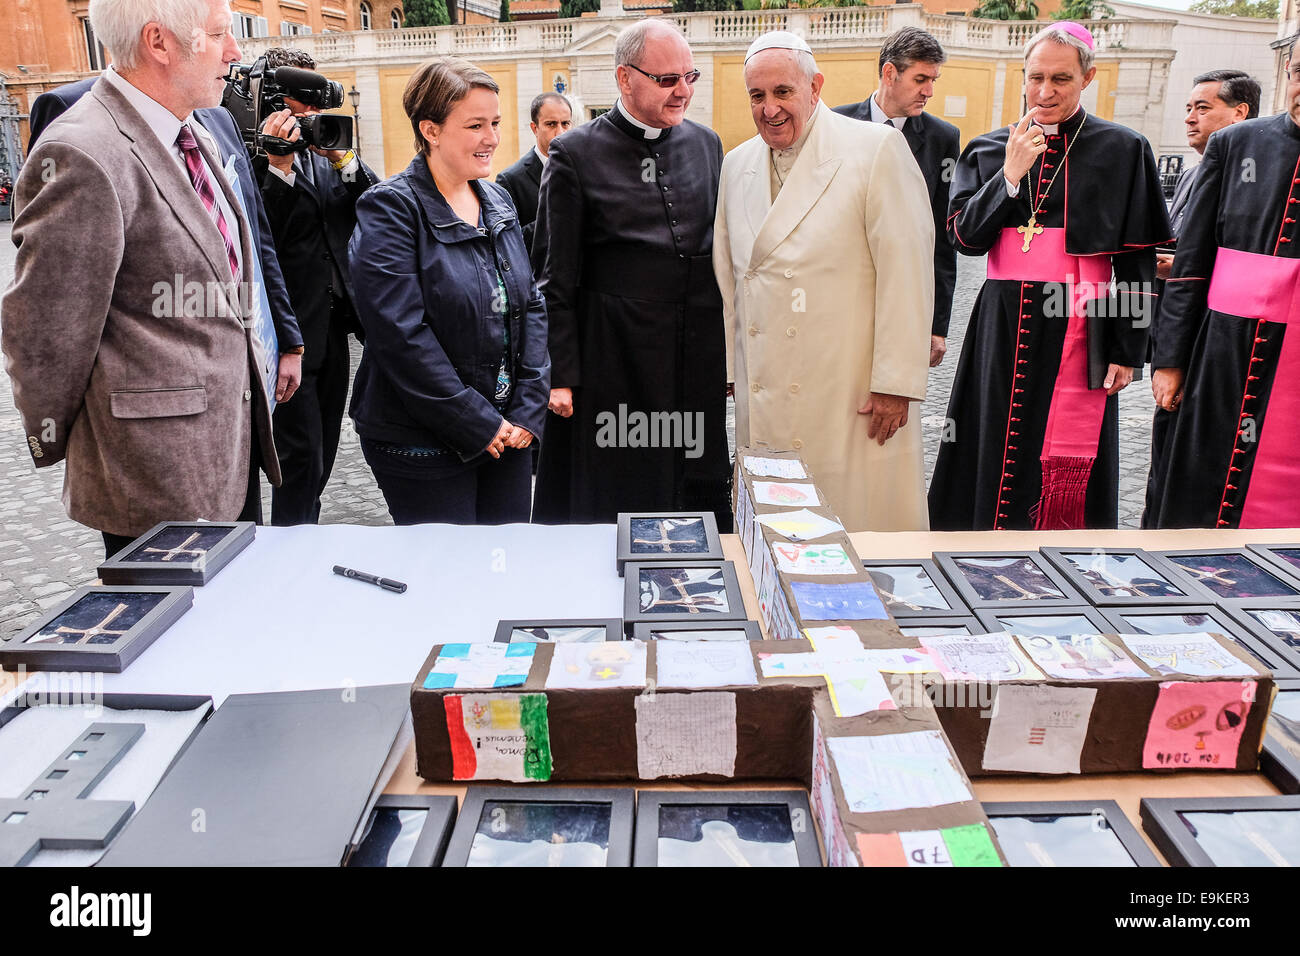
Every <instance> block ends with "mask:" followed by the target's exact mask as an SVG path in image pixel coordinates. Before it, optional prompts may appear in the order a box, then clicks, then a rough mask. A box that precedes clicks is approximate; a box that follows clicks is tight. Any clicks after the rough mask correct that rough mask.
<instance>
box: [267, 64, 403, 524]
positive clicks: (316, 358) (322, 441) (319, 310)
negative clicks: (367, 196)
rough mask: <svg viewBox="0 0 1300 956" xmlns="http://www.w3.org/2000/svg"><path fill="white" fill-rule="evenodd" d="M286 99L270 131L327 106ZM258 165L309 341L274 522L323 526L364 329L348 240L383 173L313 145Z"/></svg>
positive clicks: (282, 438) (287, 416) (280, 420)
mask: <svg viewBox="0 0 1300 956" xmlns="http://www.w3.org/2000/svg"><path fill="white" fill-rule="evenodd" d="M282 66H287V67H294V68H297V69H300V70H315V69H316V61H315V60H313V59H312V58H311V56H309V55H308V54H307V53H305V52H304V51H302V50H295V49H286V48H284V47H273V48H272V49H269V50H267V51H266V68H267V69H268V70H274V69H277V68H279V67H282ZM284 103H285V107H286V109H284V110H281V111H280V112H278V113H274V114H272V115H271V116H270V117H268V118H267V120H266V122H265V123H264V124H263V127H262V131H263V132H264V133H266V134H268V135H271V136H279V137H281V138H283V139H286V140H289V141H291V142H296V141H297V140H299V139H300V138H301V131H300V130H299V129H298V128H297V119H296V117H300V116H306V115H309V114H313V113H319V112H320V110H319V109H318V108H317V107H315V106H310V105H308V104H306V103H303V102H301V101H300V100H296V99H294V98H293V97H290V96H286V97H285V98H284ZM253 168H254V170H255V171H256V174H257V181H258V183H259V184H260V186H261V190H262V201H263V202H264V203H265V205H266V215H267V219H268V220H269V221H270V223H271V232H272V234H273V235H274V237H275V248H276V253H277V254H278V256H279V259H280V267H281V269H282V270H283V272H284V281H285V286H286V287H287V288H288V290H289V301H290V302H291V303H292V304H293V310H294V314H295V315H297V316H298V325H299V328H300V329H301V330H302V336H303V343H304V345H305V347H306V352H305V354H304V356H303V374H302V385H301V387H300V388H299V390H298V397H297V400H296V401H294V402H292V403H291V404H287V405H282V406H280V407H278V408H277V409H276V410H275V446H276V449H277V450H278V451H279V453H280V471H281V473H282V475H283V477H284V480H283V482H282V484H281V485H280V487H279V488H276V489H274V490H273V491H272V492H271V524H273V525H298V524H315V523H316V522H317V521H318V520H319V518H320V496H321V492H323V491H324V490H325V485H326V484H327V483H328V482H329V477H330V472H331V471H332V470H333V468H334V459H335V456H336V455H337V453H338V447H339V429H340V427H341V425H342V422H343V410H344V408H345V406H346V405H347V396H348V370H349V354H348V333H350V332H359V331H360V326H359V325H358V322H357V315H356V309H355V308H354V306H353V294H352V279H351V273H350V271H349V269H348V239H349V238H351V236H352V230H353V229H354V228H355V227H356V224H357V214H356V205H357V199H359V198H360V196H361V194H362V193H364V192H365V191H366V190H367V189H369V188H370V187H371V186H373V185H374V184H375V183H377V182H379V177H378V176H376V175H375V174H374V173H373V172H372V171H371V170H370V168H369V167H368V166H366V165H365V163H363V162H361V160H360V159H359V158H357V155H356V153H355V152H353V151H352V150H350V149H349V150H341V149H336V150H321V149H318V148H316V147H314V146H313V147H311V148H309V149H306V150H299V151H298V152H295V153H292V154H290V155H288V156H276V155H274V154H271V155H268V156H259V157H257V158H256V159H254V161H253Z"/></svg>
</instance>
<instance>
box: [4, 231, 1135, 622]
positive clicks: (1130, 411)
mask: <svg viewBox="0 0 1300 956" xmlns="http://www.w3.org/2000/svg"><path fill="white" fill-rule="evenodd" d="M9 235H10V224H9V223H0V289H3V288H8V286H9V283H10V281H11V279H12V277H13V267H14V256H15V250H14V247H13V244H12V242H11V241H10V238H9ZM983 271H984V264H983V260H982V259H967V258H965V257H959V263H958V273H957V293H956V298H955V301H954V304H953V322H952V332H951V336H950V338H949V339H948V354H947V356H946V357H945V359H944V361H943V364H942V365H940V366H939V368H937V369H934V370H932V371H931V374H930V391H929V396H928V398H927V399H926V401H925V405H924V412H923V417H922V427H923V428H924V434H925V439H926V441H925V461H926V473H927V475H928V474H929V473H930V472H931V470H932V469H933V468H934V459H935V455H936V454H937V451H938V436H939V433H940V430H941V429H942V424H943V420H944V415H945V411H946V409H947V404H948V392H949V389H950V388H951V387H952V377H953V372H954V370H955V369H956V367H957V356H958V354H959V352H960V349H961V340H962V333H963V332H964V331H965V327H966V320H967V318H968V317H969V316H970V311H971V307H972V306H973V304H974V302H975V295H976V293H977V292H978V291H979V285H980V281H981V279H982V278H983ZM359 358H360V347H359V346H357V345H356V344H355V342H354V344H353V351H352V365H353V370H354V371H355V369H356V363H357V360H358V359H359ZM1153 407H1154V406H1153V403H1152V399H1151V390H1150V388H1149V387H1148V385H1147V384H1146V382H1145V381H1143V382H1140V383H1137V384H1135V385H1134V386H1132V387H1130V388H1129V389H1127V390H1126V391H1125V392H1123V393H1122V395H1121V397H1120V453H1121V467H1120V526H1121V527H1137V522H1138V518H1139V516H1140V515H1141V511H1142V498H1143V488H1144V486H1145V482H1146V473H1147V465H1148V461H1149V451H1148V442H1149V432H1150V423H1151V414H1152V410H1153ZM727 425H728V434H729V436H730V437H731V439H732V441H733V443H734V430H735V425H734V417H733V414H732V411H731V409H730V408H728V422H727ZM0 476H3V485H2V486H0V488H2V490H0V637H3V636H4V635H7V634H9V633H11V632H13V631H16V630H18V629H19V628H21V627H22V626H24V625H25V624H27V623H28V622H29V621H31V620H32V618H34V617H35V616H36V615H37V614H38V613H39V612H40V611H41V610H42V609H45V608H48V607H50V606H51V605H53V604H56V603H57V602H59V601H60V600H62V599H63V598H64V597H66V596H67V595H68V593H69V592H70V591H71V590H72V589H73V588H75V587H79V586H81V585H83V584H89V583H91V582H92V581H93V580H94V578H95V568H96V567H97V566H98V564H99V562H100V561H101V559H102V558H103V542H102V539H101V538H100V536H99V534H98V533H97V532H94V531H91V530H90V529H88V528H85V527H83V526H81V525H79V524H77V523H76V522H74V521H71V520H69V519H68V517H67V515H66V514H65V513H64V510H63V506H62V502H61V500H60V493H61V489H62V482H63V468H62V467H61V466H55V467H52V468H42V469H41V470H39V471H37V470H36V469H34V468H33V467H32V461H31V457H30V455H29V453H28V451H27V445H26V441H25V438H24V436H23V431H22V427H21V423H20V422H19V420H18V415H17V413H16V412H15V410H14V404H13V392H12V389H11V388H10V385H9V377H8V375H7V373H6V372H5V371H4V370H3V369H0ZM263 508H264V511H265V512H266V515H267V517H268V518H269V516H270V508H271V494H270V489H269V487H266V486H265V485H264V487H263ZM321 521H322V522H323V523H325V524H368V525H378V524H390V523H391V520H390V518H389V516H388V509H387V507H386V506H385V504H384V500H383V497H382V496H381V495H380V493H379V489H378V487H377V486H376V485H375V480H374V477H373V476H372V475H371V473H370V469H369V468H367V467H366V463H365V461H364V460H363V458H362V457H361V448H360V445H359V444H358V442H357V436H356V433H355V432H354V431H353V430H352V427H351V422H350V421H348V420H346V419H345V421H344V425H343V435H342V439H341V441H340V443H339V453H338V461H337V463H336V464H335V467H334V473H333V475H332V476H331V478H330V483H329V487H327V488H326V489H325V494H324V497H323V500H322V506H321Z"/></svg>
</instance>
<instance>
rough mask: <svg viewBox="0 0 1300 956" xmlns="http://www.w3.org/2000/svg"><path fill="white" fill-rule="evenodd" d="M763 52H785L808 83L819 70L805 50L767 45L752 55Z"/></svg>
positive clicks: (815, 61) (758, 54)
mask: <svg viewBox="0 0 1300 956" xmlns="http://www.w3.org/2000/svg"><path fill="white" fill-rule="evenodd" d="M764 53H784V54H787V55H788V57H789V58H790V59H792V60H793V61H794V62H795V65H796V66H798V67H799V72H800V73H802V74H803V78H804V79H805V80H807V81H808V82H809V83H811V82H812V81H813V77H815V76H816V75H817V74H818V72H820V71H819V70H818V69H817V60H816V58H815V57H814V56H813V55H812V54H811V53H809V52H808V51H806V50H791V49H790V48H788V47H769V48H768V49H766V50H759V51H758V53H755V54H754V56H761V55H762V54H764ZM751 59H752V57H751ZM748 65H749V64H748V63H746V66H748Z"/></svg>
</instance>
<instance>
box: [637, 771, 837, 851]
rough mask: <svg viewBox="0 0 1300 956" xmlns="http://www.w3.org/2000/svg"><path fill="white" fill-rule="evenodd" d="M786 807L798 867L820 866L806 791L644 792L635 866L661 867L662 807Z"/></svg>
mask: <svg viewBox="0 0 1300 956" xmlns="http://www.w3.org/2000/svg"><path fill="white" fill-rule="evenodd" d="M672 806H713V807H727V806H738V807H754V806H784V807H785V808H786V809H787V811H788V812H789V814H790V830H791V833H792V835H793V837H794V848H795V855H796V857H797V859H798V861H799V862H798V865H799V866H801V867H803V866H821V865H822V857H821V847H820V845H819V843H818V841H817V831H816V828H815V827H814V826H813V817H812V810H811V808H810V807H809V805H808V794H807V792H806V791H803V790H642V791H641V792H640V793H639V794H638V795H637V806H636V851H635V853H634V854H633V857H632V865H633V866H659V813H660V810H661V808H663V807H672Z"/></svg>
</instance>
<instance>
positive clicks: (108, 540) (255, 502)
mask: <svg viewBox="0 0 1300 956" xmlns="http://www.w3.org/2000/svg"><path fill="white" fill-rule="evenodd" d="M261 458H262V453H261V449H260V446H259V445H258V442H257V432H256V430H254V432H253V460H252V461H251V462H250V463H249V467H248V492H247V493H246V494H245V495H244V509H243V510H242V511H240V512H239V517H238V518H236V519H235V520H236V521H251V522H253V523H254V524H261V523H262V481H261V478H260V477H259V473H260V471H261V465H260V461H261ZM176 520H177V521H184V520H186V519H185V518H182V517H179V516H178V517H177V518H176ZM100 534H102V535H103V536H104V557H105V558H111V557H112V556H113V555H115V554H117V552H119V551H121V550H122V549H123V548H125V547H126V546H127V545H128V544H130V543H131V542H132V541H134V540H135V538H129V537H126V536H124V535H120V534H109V533H108V532H107V531H101V532H100Z"/></svg>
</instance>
